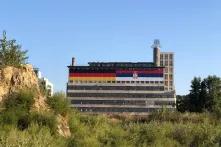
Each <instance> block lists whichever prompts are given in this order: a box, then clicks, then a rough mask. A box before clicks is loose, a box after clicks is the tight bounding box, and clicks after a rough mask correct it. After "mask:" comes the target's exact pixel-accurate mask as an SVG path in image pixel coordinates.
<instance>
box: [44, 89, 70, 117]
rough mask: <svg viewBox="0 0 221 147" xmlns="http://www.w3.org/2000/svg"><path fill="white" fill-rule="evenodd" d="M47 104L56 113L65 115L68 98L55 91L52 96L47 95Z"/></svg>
mask: <svg viewBox="0 0 221 147" xmlns="http://www.w3.org/2000/svg"><path fill="white" fill-rule="evenodd" d="M47 104H48V105H49V106H50V107H51V108H52V109H53V110H54V112H55V113H56V114H61V115H63V116H65V115H66V114H67V113H68V111H69V103H68V100H67V99H66V97H65V95H64V94H63V93H61V92H58V93H55V94H54V95H53V96H52V97H48V98H47Z"/></svg>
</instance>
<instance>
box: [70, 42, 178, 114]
mask: <svg viewBox="0 0 221 147" xmlns="http://www.w3.org/2000/svg"><path fill="white" fill-rule="evenodd" d="M155 45H157V44H155ZM157 49H158V51H159V48H157ZM157 49H156V48H155V47H154V55H157V57H154V62H89V63H88V66H76V64H75V59H74V58H73V59H72V65H71V66H68V68H69V79H68V80H69V81H68V83H67V97H68V99H69V100H70V102H71V106H72V107H75V108H77V109H78V110H79V111H82V112H91V113H122V112H127V113H148V112H153V111H156V110H159V109H162V108H163V107H164V108H167V109H171V110H174V109H175V102H176V100H175V90H174V89H167V86H166V79H165V75H166V73H165V69H166V67H165V66H161V62H160V61H161V60H160V58H161V54H160V53H159V52H157Z"/></svg>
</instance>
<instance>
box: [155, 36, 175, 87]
mask: <svg viewBox="0 0 221 147" xmlns="http://www.w3.org/2000/svg"><path fill="white" fill-rule="evenodd" d="M152 48H153V62H154V65H155V66H157V67H159V66H161V67H165V69H164V85H165V90H167V91H172V90H175V86H174V53H173V52H161V51H160V48H161V46H160V41H159V40H154V44H153V45H152Z"/></svg>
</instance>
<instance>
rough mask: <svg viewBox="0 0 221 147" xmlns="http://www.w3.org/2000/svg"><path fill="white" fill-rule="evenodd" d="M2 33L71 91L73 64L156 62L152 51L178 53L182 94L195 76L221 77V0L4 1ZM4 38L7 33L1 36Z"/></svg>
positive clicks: (0, 19) (56, 82) (0, 20)
mask: <svg viewBox="0 0 221 147" xmlns="http://www.w3.org/2000/svg"><path fill="white" fill-rule="evenodd" d="M0 5H1V8H0V31H3V30H6V31H7V35H8V37H9V38H14V39H16V40H17V41H18V43H20V44H21V45H22V46H23V48H24V49H28V50H29V52H28V55H29V62H30V63H32V64H33V65H35V66H36V67H39V68H40V70H41V71H42V74H43V75H44V76H46V77H48V78H49V79H50V80H51V81H52V82H53V83H54V85H55V90H63V91H65V86H66V82H67V76H68V74H67V65H69V64H70V63H71V57H72V56H74V57H76V60H77V64H79V65H86V64H87V62H89V61H134V62H138V61H152V49H151V48H150V46H151V45H152V42H153V40H154V39H155V38H158V39H160V40H161V44H162V51H172V52H175V66H176V67H175V74H176V75H175V83H176V89H177V94H186V93H187V92H188V91H189V86H190V81H191V80H192V78H193V77H194V76H201V77H206V76H207V75H217V76H221V47H220V43H221V1H220V0H154V1H153V0H136V1H135V0H109V1H104V0H79V1H75V0H69V1H68V0H62V1H58V0H38V1H30V0H19V1H13V0H7V1H6V0H5V1H3V0H0ZM1 34H2V33H1Z"/></svg>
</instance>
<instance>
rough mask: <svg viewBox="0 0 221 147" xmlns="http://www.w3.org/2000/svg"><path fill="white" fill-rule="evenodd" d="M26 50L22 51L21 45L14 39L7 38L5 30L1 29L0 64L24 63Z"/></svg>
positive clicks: (16, 64) (17, 64) (15, 64)
mask: <svg viewBox="0 0 221 147" xmlns="http://www.w3.org/2000/svg"><path fill="white" fill-rule="evenodd" d="M26 54H27V50H25V51H23V50H22V49H21V45H19V44H17V43H16V40H14V39H13V40H7V37H6V32H5V31H3V36H2V39H0V66H3V67H4V66H15V67H18V66H20V65H22V64H25V63H26V60H27V59H28V57H27V55H26Z"/></svg>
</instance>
